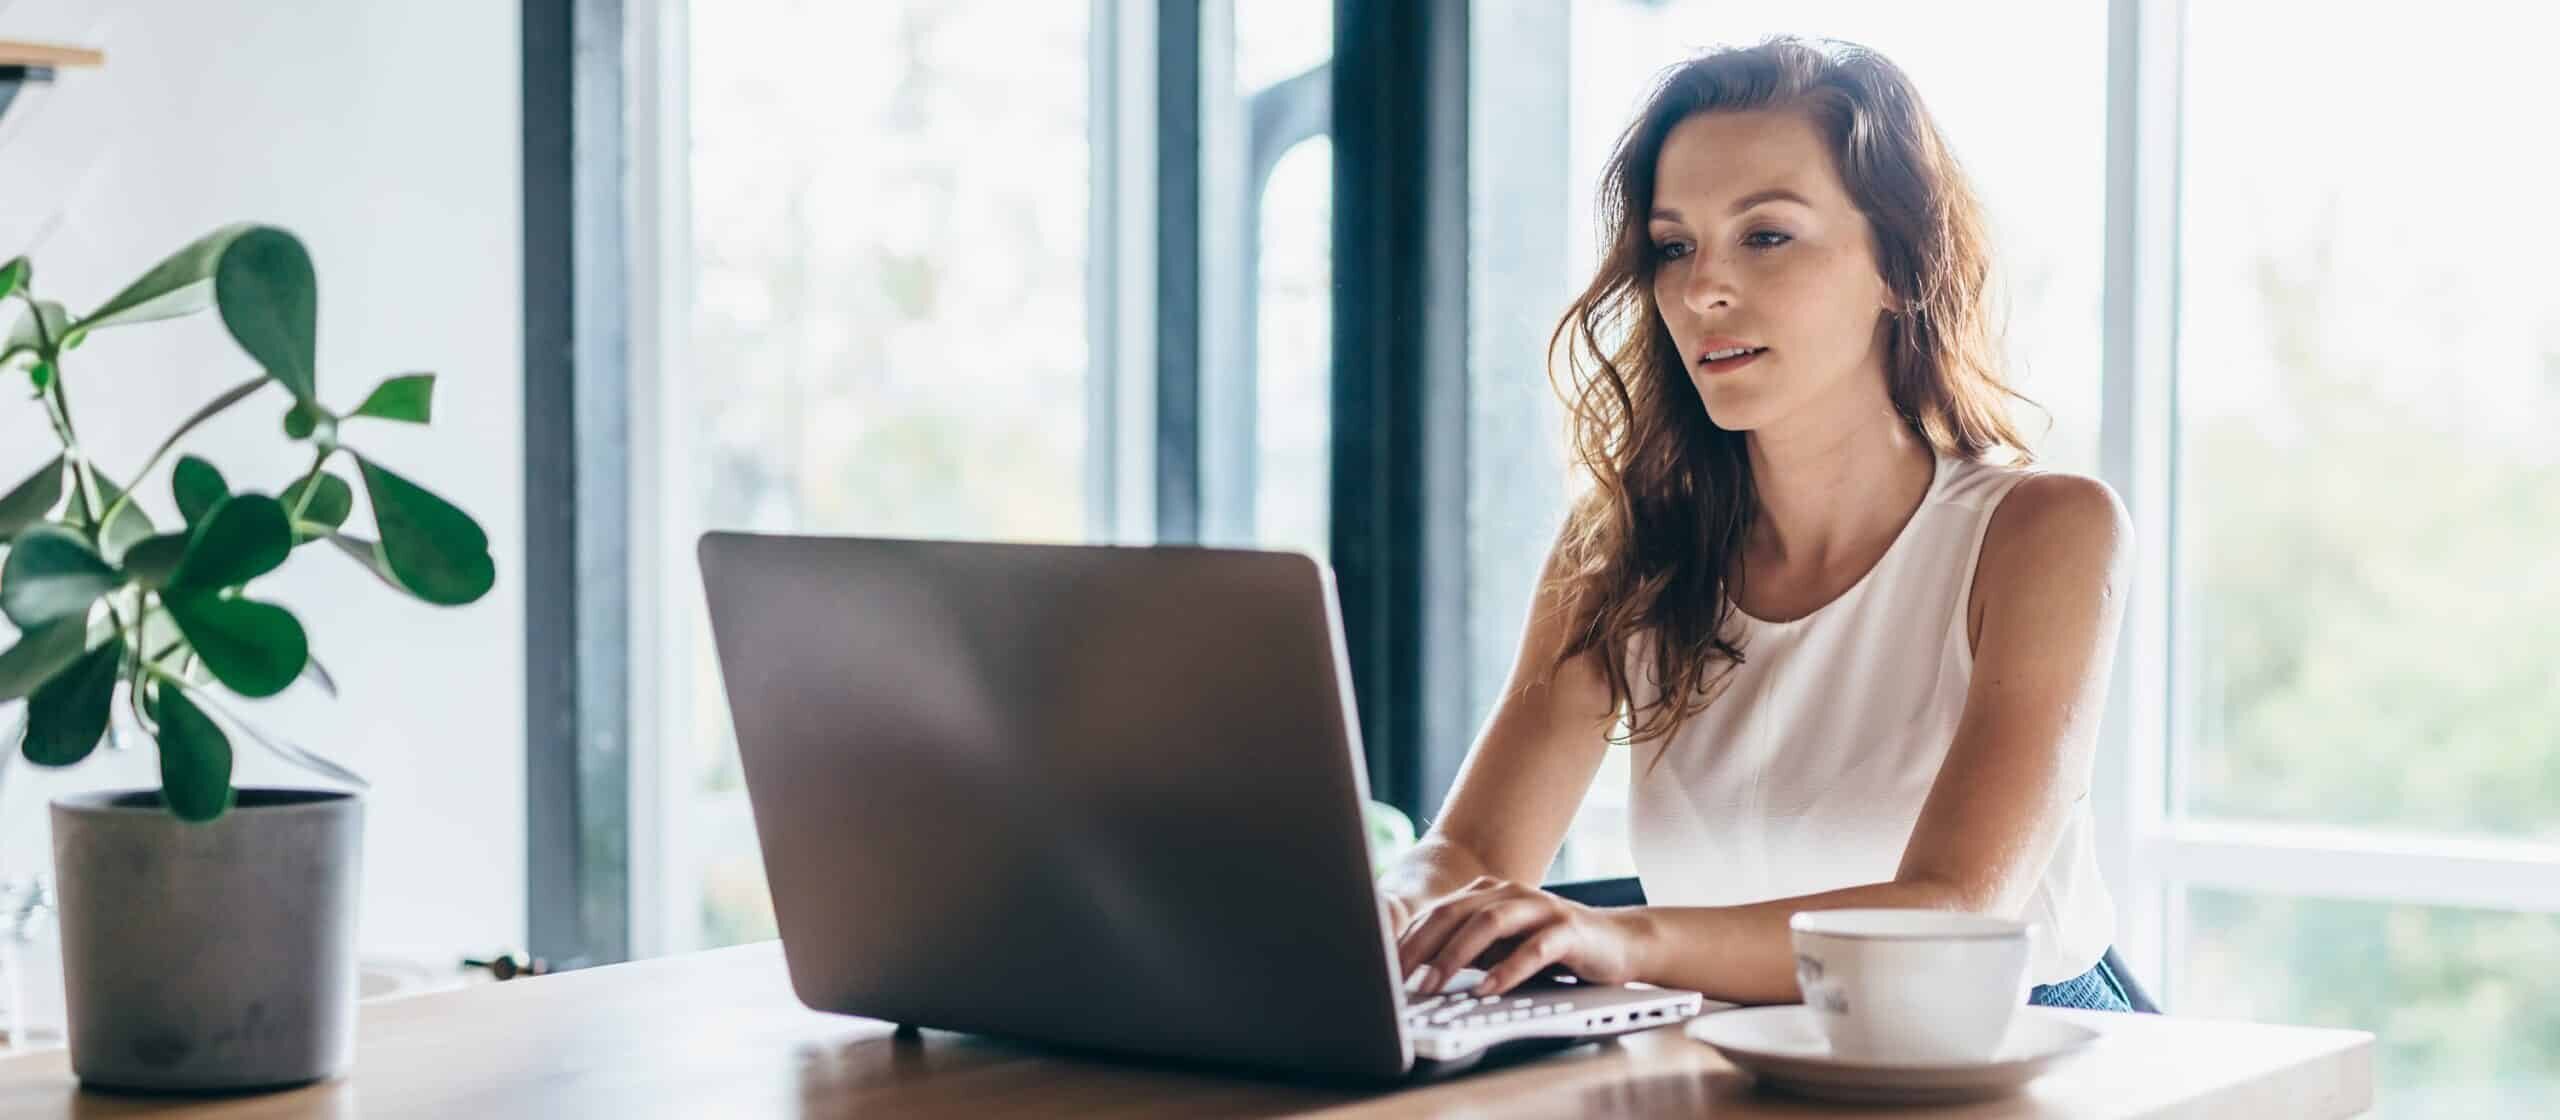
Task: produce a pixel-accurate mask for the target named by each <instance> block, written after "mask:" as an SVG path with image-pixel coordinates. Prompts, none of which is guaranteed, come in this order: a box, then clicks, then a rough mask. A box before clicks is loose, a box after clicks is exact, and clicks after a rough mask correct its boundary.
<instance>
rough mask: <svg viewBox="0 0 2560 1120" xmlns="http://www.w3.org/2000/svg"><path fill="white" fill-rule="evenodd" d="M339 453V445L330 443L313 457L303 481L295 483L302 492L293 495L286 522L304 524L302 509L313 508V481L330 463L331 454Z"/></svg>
mask: <svg viewBox="0 0 2560 1120" xmlns="http://www.w3.org/2000/svg"><path fill="white" fill-rule="evenodd" d="M337 453H338V448H337V446H336V445H335V444H330V445H326V446H323V447H321V448H320V450H319V453H317V454H315V455H313V456H312V457H311V469H310V470H307V471H304V472H303V473H302V481H300V482H297V483H295V484H294V485H296V486H299V487H301V488H302V492H301V493H298V494H295V495H294V496H293V509H292V510H291V511H290V512H288V513H287V514H286V515H285V524H287V525H292V526H296V527H299V526H300V525H301V524H302V511H304V510H307V509H310V508H311V492H312V490H314V489H315V487H314V486H313V485H312V483H313V482H315V481H317V480H318V479H319V477H320V468H321V467H324V466H326V465H328V462H329V456H332V455H335V454H337Z"/></svg>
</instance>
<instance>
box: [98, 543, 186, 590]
mask: <svg viewBox="0 0 2560 1120" xmlns="http://www.w3.org/2000/svg"><path fill="white" fill-rule="evenodd" d="M194 536H195V534H193V533H162V534H160V535H158V536H153V537H144V538H142V539H141V540H138V541H135V542H133V547H132V548H128V549H126V550H124V558H123V560H122V561H121V562H120V563H119V564H118V565H117V566H118V567H121V568H123V569H124V570H125V574H127V575H130V576H132V577H133V578H135V579H137V580H141V581H142V585H143V586H144V587H149V588H153V589H155V590H156V589H158V588H163V587H167V586H169V583H170V581H171V580H174V579H176V578H177V576H178V565H180V564H183V563H185V562H186V559H187V542H188V541H189V540H191V539H193V538H194Z"/></svg>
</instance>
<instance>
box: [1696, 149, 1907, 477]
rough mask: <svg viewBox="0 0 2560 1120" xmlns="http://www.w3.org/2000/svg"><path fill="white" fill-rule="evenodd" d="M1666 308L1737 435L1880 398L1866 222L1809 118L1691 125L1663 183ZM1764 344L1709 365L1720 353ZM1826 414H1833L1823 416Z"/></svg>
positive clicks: (1717, 414)
mask: <svg viewBox="0 0 2560 1120" xmlns="http://www.w3.org/2000/svg"><path fill="white" fill-rule="evenodd" d="M1647 234H1648V236H1650V237H1651V239H1652V242H1653V254H1654V261H1655V269H1656V271H1655V273H1654V278H1653V294H1654V303H1655V305H1656V306H1657V307H1658V308H1660V310H1661V314H1662V321H1663V325H1664V326H1666V327H1668V328H1670V331H1671V339H1672V341H1673V342H1674V343H1676V344H1677V345H1678V346H1679V348H1680V354H1681V357H1682V360H1683V361H1684V362H1685V363H1686V364H1687V366H1688V369H1689V378H1690V380H1691V381H1692V382H1694V383H1695V384H1696V385H1697V387H1698V397H1699V399H1700V400H1702V401H1705V402H1706V406H1707V416H1708V418H1709V419H1711V420H1713V421H1714V422H1715V424H1716V426H1717V427H1720V428H1725V429H1728V430H1731V431H1750V430H1754V429H1760V428H1765V427H1767V426H1769V425H1771V424H1772V423H1775V422H1778V421H1781V420H1783V419H1785V418H1786V417H1788V416H1791V415H1795V414H1797V413H1799V412H1803V411H1805V410H1806V408H1807V406H1808V405H1813V406H1816V407H1817V408H1818V409H1819V408H1821V406H1824V405H1830V404H1834V403H1836V402H1845V401H1847V400H1849V399H1851V398H1853V397H1855V396H1858V395H1862V394H1874V395H1876V397H1877V398H1878V399H1882V395H1883V392H1884V368H1885V345H1886V341H1885V340H1886V337H1887V334H1886V329H1885V319H1884V314H1885V313H1886V312H1888V311H1890V310H1892V309H1893V308H1894V307H1895V306H1896V304H1895V301H1894V297H1893V294H1892V291H1891V289H1890V288H1888V287H1887V286H1886V284H1885V282H1884V279H1883V277H1882V276H1881V275H1879V274H1878V271H1877V268H1876V261H1875V249H1874V243H1873V239H1872V237H1871V236H1870V234H1869V233H1868V230H1867V220H1866V217H1865V215H1863V214H1860V213H1859V212H1858V209H1857V207H1856V206H1855V205H1853V204H1852V203H1851V202H1850V201H1849V192H1848V188H1847V187H1846V186H1845V185H1844V184H1842V183H1841V181H1840V173H1839V171H1838V169H1837V168H1835V167H1833V166H1832V160H1831V153H1830V150H1829V148H1828V146H1827V145H1825V144H1824V142H1823V139H1822V134H1821V133H1820V132H1819V131H1818V130H1817V129H1816V128H1815V126H1814V124H1813V122H1812V121H1811V120H1810V119H1808V118H1807V117H1806V116H1804V115H1803V114H1801V113H1798V112H1793V111H1787V110H1774V109H1753V110H1722V111H1716V112H1709V113H1701V114H1698V115H1696V116H1693V117H1690V118H1689V119H1687V120H1685V121H1682V122H1680V124H1679V125H1678V126H1677V127H1675V128H1673V129H1672V130H1671V135H1670V137H1669V138H1668V140H1666V141H1665V143H1664V144H1663V146H1662V156H1661V159H1660V160H1659V161H1658V164H1657V167H1656V169H1655V172H1654V180H1653V213H1652V215H1651V217H1650V221H1649V222H1648V225H1647ZM1739 347H1754V348H1763V349H1764V352H1762V353H1759V354H1758V355H1757V356H1751V357H1745V358H1739V359H1728V360H1721V361H1713V362H1711V361H1709V360H1708V354H1709V353H1711V352H1717V351H1724V350H1730V349H1734V348H1739ZM1822 410H1823V411H1827V409H1822Z"/></svg>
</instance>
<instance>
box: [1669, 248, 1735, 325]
mask: <svg viewBox="0 0 2560 1120" xmlns="http://www.w3.org/2000/svg"><path fill="white" fill-rule="evenodd" d="M1726 272H1727V270H1726V269H1725V267H1724V262H1723V261H1719V260H1715V259H1713V258H1711V257H1709V256H1708V255H1707V254H1705V253H1703V252H1701V253H1699V254H1697V263H1696V264H1695V265H1693V266H1691V267H1690V269H1689V282H1688V284H1687V285H1685V287H1684V290H1682V292H1681V293H1680V301H1681V302H1682V303H1684V304H1687V305H1688V307H1689V310H1691V311H1693V312H1697V313H1699V314H1705V313H1706V312H1709V311H1721V310H1729V309H1731V308H1732V306H1733V284H1732V282H1731V281H1730V280H1729V279H1728V278H1727V275H1726Z"/></svg>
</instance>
